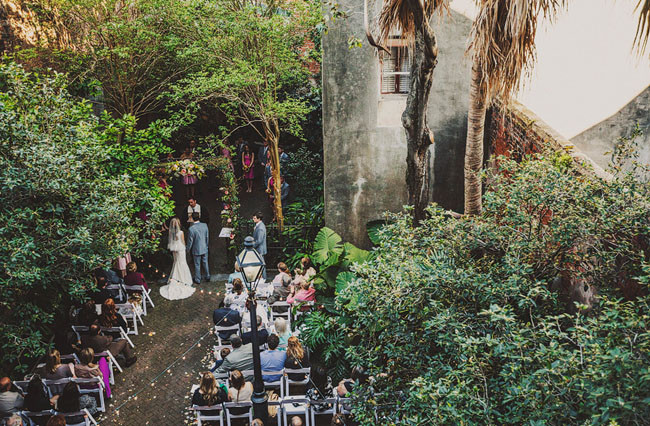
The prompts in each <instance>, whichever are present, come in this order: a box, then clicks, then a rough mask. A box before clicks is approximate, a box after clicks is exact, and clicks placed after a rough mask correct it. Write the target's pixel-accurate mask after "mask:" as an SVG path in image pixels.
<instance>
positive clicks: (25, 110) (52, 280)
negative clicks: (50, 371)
mask: <svg viewBox="0 0 650 426" xmlns="http://www.w3.org/2000/svg"><path fill="white" fill-rule="evenodd" d="M65 85H66V82H65V79H64V78H63V76H62V75H60V74H56V75H54V76H41V75H36V74H29V73H27V72H25V71H24V70H23V69H22V68H21V67H19V66H17V65H15V64H13V63H1V64H0V140H2V141H3V142H2V144H0V259H2V260H1V261H0V340H1V341H2V351H1V354H2V355H1V359H0V362H1V363H2V369H3V371H5V372H9V371H11V370H13V369H15V370H16V371H24V370H25V369H26V368H27V363H28V362H29V361H30V360H33V359H34V358H35V357H38V356H40V355H42V354H43V353H44V351H45V349H46V345H47V341H48V339H49V337H50V335H51V325H52V323H53V322H54V320H55V319H56V318H65V315H66V310H67V308H68V307H69V306H70V304H71V303H73V302H78V301H82V300H83V299H84V298H85V297H87V295H88V293H89V292H91V291H93V290H94V284H93V281H92V280H91V275H90V274H89V272H90V271H91V270H92V269H94V268H96V267H99V266H108V265H109V263H110V261H111V259H114V258H115V257H117V256H120V255H122V254H123V253H124V252H126V251H129V250H130V251H132V252H135V253H138V252H140V251H143V250H149V249H153V248H154V247H155V246H156V245H157V241H156V239H155V236H156V232H157V228H159V224H160V223H161V221H162V220H163V219H164V218H166V217H167V215H168V214H169V213H170V212H171V205H170V204H169V202H168V201H166V200H167V199H166V197H164V196H163V194H161V192H160V190H159V189H158V188H157V187H154V188H148V190H142V189H143V188H144V186H145V183H146V182H147V179H149V178H148V177H143V176H138V174H137V173H135V172H134V173H133V174H134V176H131V175H129V173H130V172H132V171H133V170H136V171H138V172H142V170H140V169H138V168H134V167H131V168H129V167H128V166H127V167H124V164H127V163H128V161H126V160H120V159H119V158H118V157H119V156H117V155H116V152H117V151H118V150H119V148H117V145H116V136H115V131H114V130H115V128H116V127H120V129H121V131H120V133H126V134H130V135H134V137H136V138H137V137H145V136H146V135H144V136H143V135H142V134H140V136H135V135H138V132H136V131H135V130H134V129H133V123H132V122H130V123H127V122H122V123H116V122H109V121H105V122H103V123H101V122H100V121H99V119H98V118H97V117H95V116H94V115H93V113H92V108H91V106H90V104H89V103H88V102H79V101H77V100H75V99H74V98H72V97H71V96H70V95H69V93H68V92H67V91H66V87H65ZM106 118H107V119H108V117H106ZM127 156H128V155H127ZM139 158H140V160H143V158H144V159H147V161H151V158H148V157H146V156H140V157H139ZM142 206H147V208H148V211H147V213H148V215H149V220H148V221H142V220H140V219H137V218H136V217H135V213H136V212H137V211H139V210H140V209H141V208H142Z"/></svg>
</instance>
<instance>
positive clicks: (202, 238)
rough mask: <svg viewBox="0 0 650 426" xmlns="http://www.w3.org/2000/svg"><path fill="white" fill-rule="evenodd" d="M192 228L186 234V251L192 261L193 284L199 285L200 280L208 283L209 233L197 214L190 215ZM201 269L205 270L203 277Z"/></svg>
mask: <svg viewBox="0 0 650 426" xmlns="http://www.w3.org/2000/svg"><path fill="white" fill-rule="evenodd" d="M192 222H193V224H192V226H190V230H189V231H188V232H187V234H188V237H187V251H188V252H189V253H191V254H192V258H193V259H194V282H195V283H196V284H201V281H202V280H205V281H210V268H209V267H208V246H209V233H208V225H206V224H205V223H203V222H201V218H200V216H199V214H198V213H197V212H194V213H192ZM201 267H203V269H205V276H204V277H203V278H202V277H201Z"/></svg>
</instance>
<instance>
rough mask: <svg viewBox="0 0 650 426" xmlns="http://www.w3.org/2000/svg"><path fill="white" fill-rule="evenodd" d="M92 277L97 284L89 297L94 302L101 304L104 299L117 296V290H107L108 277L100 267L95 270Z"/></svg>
mask: <svg viewBox="0 0 650 426" xmlns="http://www.w3.org/2000/svg"><path fill="white" fill-rule="evenodd" d="M93 277H94V279H95V285H96V286H97V290H96V291H95V292H93V294H92V296H91V299H92V300H93V301H94V302H95V303H96V304H102V303H104V301H105V300H106V299H108V298H112V297H117V296H118V295H119V290H109V289H108V288H107V287H108V285H109V282H108V279H107V278H106V275H105V274H104V271H102V270H101V269H97V270H95V273H94V274H93Z"/></svg>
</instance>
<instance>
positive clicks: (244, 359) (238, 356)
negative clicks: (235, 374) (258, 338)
mask: <svg viewBox="0 0 650 426" xmlns="http://www.w3.org/2000/svg"><path fill="white" fill-rule="evenodd" d="M230 344H231V345H232V352H230V354H229V355H228V356H227V357H226V359H224V360H223V363H222V364H221V365H220V366H219V368H217V370H216V372H217V373H229V372H231V371H233V370H240V371H244V370H252V369H253V346H252V345H251V344H250V343H249V344H247V345H243V344H242V341H241V337H239V336H237V335H236V334H233V335H232V336H230Z"/></svg>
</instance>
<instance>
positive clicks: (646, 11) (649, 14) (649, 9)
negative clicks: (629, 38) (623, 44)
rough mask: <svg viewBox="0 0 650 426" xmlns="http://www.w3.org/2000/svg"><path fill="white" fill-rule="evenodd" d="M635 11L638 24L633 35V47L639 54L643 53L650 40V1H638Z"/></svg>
mask: <svg viewBox="0 0 650 426" xmlns="http://www.w3.org/2000/svg"><path fill="white" fill-rule="evenodd" d="M634 10H635V11H637V10H638V11H639V24H638V25H637V27H636V34H635V35H634V45H635V46H636V48H637V50H638V52H639V54H641V53H643V52H645V48H646V47H647V46H648V39H649V38H650V0H639V3H638V4H637V5H636V8H635V9H634Z"/></svg>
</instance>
